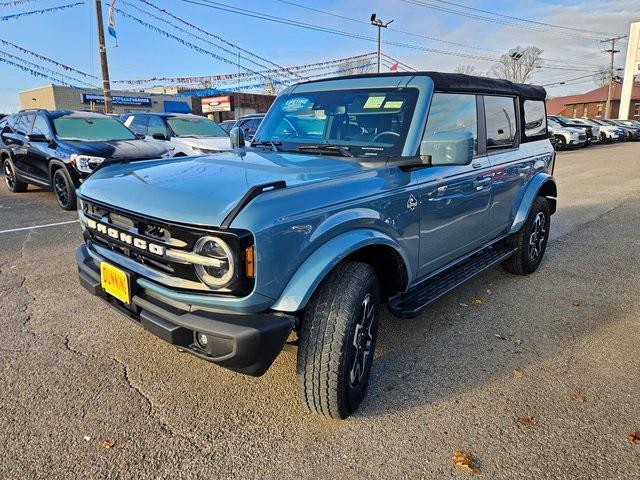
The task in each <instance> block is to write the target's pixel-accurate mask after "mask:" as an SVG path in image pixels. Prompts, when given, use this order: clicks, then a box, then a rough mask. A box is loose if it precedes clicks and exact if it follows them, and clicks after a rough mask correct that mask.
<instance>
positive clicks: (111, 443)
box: [100, 440, 116, 448]
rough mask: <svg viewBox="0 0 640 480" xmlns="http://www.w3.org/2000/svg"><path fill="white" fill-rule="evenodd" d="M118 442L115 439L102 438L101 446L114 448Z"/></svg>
mask: <svg viewBox="0 0 640 480" xmlns="http://www.w3.org/2000/svg"><path fill="white" fill-rule="evenodd" d="M115 444H116V441H115V440H102V441H101V442H100V446H101V447H102V448H112V447H113V446H114V445H115Z"/></svg>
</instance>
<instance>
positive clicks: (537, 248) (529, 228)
mask: <svg viewBox="0 0 640 480" xmlns="http://www.w3.org/2000/svg"><path fill="white" fill-rule="evenodd" d="M550 226H551V210H550V209H549V202H547V199H546V198H544V197H536V199H535V201H534V202H533V205H532V206H531V210H530V211H529V215H528V216H527V220H526V221H525V223H524V225H523V226H522V228H521V229H520V231H519V232H518V233H516V234H515V236H514V237H513V238H512V239H511V242H512V244H513V246H514V247H515V249H516V251H515V253H514V254H513V255H512V256H511V258H509V259H508V260H507V261H506V262H505V263H504V267H505V269H506V270H507V271H508V272H510V273H514V274H516V275H529V274H530V273H533V272H535V271H536V270H537V269H538V267H539V266H540V262H542V257H543V256H544V252H545V251H546V249H547V242H548V241H549V227H550Z"/></svg>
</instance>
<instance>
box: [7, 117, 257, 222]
mask: <svg viewBox="0 0 640 480" xmlns="http://www.w3.org/2000/svg"><path fill="white" fill-rule="evenodd" d="M262 117H263V116H262V115H249V116H246V117H242V118H240V119H238V120H237V121H235V120H234V121H230V122H226V123H225V124H224V125H218V124H216V123H215V122H213V121H212V120H209V119H208V118H205V117H201V116H198V115H191V114H177V113H152V112H144V113H130V114H124V115H121V116H120V117H114V116H108V115H104V114H101V113H94V112H83V111H47V110H24V111H20V112H18V113H15V114H12V115H9V116H6V117H5V118H2V119H1V120H0V160H1V161H2V168H3V171H4V175H5V182H6V184H7V186H8V187H9V189H10V190H11V191H13V192H22V191H25V190H26V189H27V187H28V185H29V184H32V185H36V186H40V187H45V188H51V189H52V190H53V191H54V193H55V196H56V199H57V201H58V204H59V205H60V207H61V208H63V209H65V210H73V209H75V208H76V203H77V201H76V193H75V191H76V188H78V187H79V186H80V184H81V183H82V182H83V180H84V179H85V178H87V177H88V176H89V175H91V174H92V173H93V171H94V170H96V168H98V166H99V165H101V164H103V163H104V162H107V163H108V162H118V161H123V160H127V161H131V160H147V159H154V158H168V157H186V156H191V155H206V154H211V153H216V152H222V151H227V150H230V149H231V142H230V139H229V130H231V128H233V127H235V126H237V127H239V128H241V129H242V130H243V133H244V135H245V138H248V139H251V138H252V137H253V135H254V134H255V131H256V130H257V127H258V126H259V124H260V122H261V121H262Z"/></svg>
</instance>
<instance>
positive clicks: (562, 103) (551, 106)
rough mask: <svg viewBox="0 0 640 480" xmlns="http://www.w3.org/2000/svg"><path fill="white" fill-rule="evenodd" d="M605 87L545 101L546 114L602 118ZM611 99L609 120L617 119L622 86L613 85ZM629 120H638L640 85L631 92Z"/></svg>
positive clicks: (639, 118)
mask: <svg viewBox="0 0 640 480" xmlns="http://www.w3.org/2000/svg"><path fill="white" fill-rule="evenodd" d="M608 92H609V87H608V86H607V85H605V86H603V87H600V88H596V89H595V90H591V91H590V92H587V93H583V94H581V95H569V96H566V97H556V98H551V99H548V100H547V113H549V114H550V115H564V116H565V117H571V118H603V117H604V112H605V109H606V104H607V94H608ZM612 94H613V95H612V98H611V118H619V111H620V96H621V94H622V84H621V83H619V82H616V83H614V88H613V92H612ZM629 118H630V119H634V120H640V83H634V85H633V88H632V91H631V104H630V108H629Z"/></svg>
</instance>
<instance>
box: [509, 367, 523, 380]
mask: <svg viewBox="0 0 640 480" xmlns="http://www.w3.org/2000/svg"><path fill="white" fill-rule="evenodd" d="M511 373H513V376H514V377H516V378H522V377H524V372H523V371H522V370H518V369H517V368H514V369H513V370H511Z"/></svg>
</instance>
